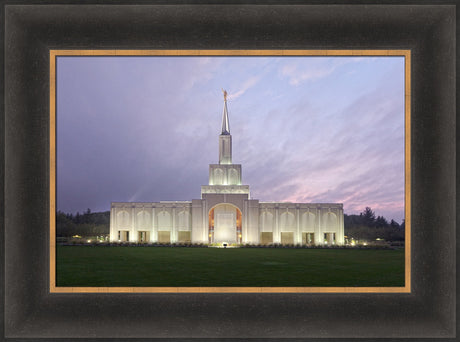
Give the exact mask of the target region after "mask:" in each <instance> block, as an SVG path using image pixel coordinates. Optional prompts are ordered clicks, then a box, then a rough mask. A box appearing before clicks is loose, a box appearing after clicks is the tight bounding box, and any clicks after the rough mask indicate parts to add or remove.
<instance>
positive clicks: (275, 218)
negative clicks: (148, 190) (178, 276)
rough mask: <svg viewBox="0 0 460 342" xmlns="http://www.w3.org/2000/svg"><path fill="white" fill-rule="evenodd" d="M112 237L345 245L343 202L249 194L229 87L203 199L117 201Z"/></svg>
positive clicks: (147, 240)
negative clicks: (236, 151) (236, 150)
mask: <svg viewBox="0 0 460 342" xmlns="http://www.w3.org/2000/svg"><path fill="white" fill-rule="evenodd" d="M110 241H113V242H116V241H120V242H125V241H129V242H159V243H168V242H170V243H174V242H176V243H180V242H184V243H185V242H192V243H218V244H228V245H230V244H246V243H251V244H272V243H281V244H315V245H322V244H328V245H334V244H337V245H342V244H343V243H344V225H343V204H341V203H290V202H261V201H259V200H257V199H250V197H249V185H243V184H242V177H241V165H240V164H233V163H232V136H231V134H230V125H229V119H228V110H227V92H225V91H224V109H223V115H222V131H221V134H220V135H219V163H218V164H210V165H209V184H208V185H203V186H202V187H201V199H193V200H191V201H164V202H163V201H160V202H112V204H111V209H110Z"/></svg>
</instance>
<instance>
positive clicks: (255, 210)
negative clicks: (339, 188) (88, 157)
mask: <svg viewBox="0 0 460 342" xmlns="http://www.w3.org/2000/svg"><path fill="white" fill-rule="evenodd" d="M223 204H230V205H232V207H234V208H238V210H240V212H241V216H242V217H241V221H242V224H241V226H242V227H241V243H253V244H259V243H267V244H269V243H284V244H316V245H322V244H338V245H341V244H343V243H344V226H343V206H342V204H337V203H283V202H281V203H274V202H259V201H258V200H254V199H248V195H247V194H203V199H201V200H192V201H184V202H152V203H129V202H124V203H122V202H114V203H112V207H111V215H110V240H111V241H120V242H123V241H129V242H164V243H167V242H171V243H173V242H176V243H177V242H192V243H200V242H201V243H209V242H222V241H218V240H214V239H213V240H212V241H210V237H209V232H210V231H209V229H210V222H209V214H210V212H211V210H212V209H213V208H216V207H218V206H221V205H223ZM127 233H128V234H127ZM219 236H225V235H223V234H222V233H221V232H220V233H219V234H217V232H216V238H218V237H219ZM232 242H233V240H232ZM238 242H240V241H238Z"/></svg>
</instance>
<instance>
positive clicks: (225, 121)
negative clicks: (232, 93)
mask: <svg viewBox="0 0 460 342" xmlns="http://www.w3.org/2000/svg"><path fill="white" fill-rule="evenodd" d="M222 93H223V94H224V112H223V114H222V132H221V134H222V135H229V134H230V124H229V123H228V110H227V91H226V90H224V89H222Z"/></svg>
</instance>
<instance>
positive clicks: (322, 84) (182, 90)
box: [57, 57, 404, 222]
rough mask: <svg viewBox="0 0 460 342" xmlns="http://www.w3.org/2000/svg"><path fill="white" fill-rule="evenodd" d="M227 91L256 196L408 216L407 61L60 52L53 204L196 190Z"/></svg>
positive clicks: (145, 198)
mask: <svg viewBox="0 0 460 342" xmlns="http://www.w3.org/2000/svg"><path fill="white" fill-rule="evenodd" d="M221 88H224V89H226V90H227V91H228V93H229V99H228V110H229V120H230V130H231V134H232V137H233V162H234V163H235V164H242V168H243V184H248V185H249V186H250V191H251V197H252V198H256V199H259V200H260V201H289V202H339V203H343V204H344V210H345V213H347V214H357V213H359V212H361V211H363V209H364V208H365V207H366V206H369V207H371V208H372V209H373V210H374V211H375V212H376V214H377V215H383V216H385V217H386V218H387V219H388V220H390V219H395V220H396V221H398V222H401V220H402V219H403V218H404V58H403V57H277V58H274V57H58V61H57V208H58V210H61V211H64V212H69V213H70V212H72V213H75V212H77V211H79V212H82V211H85V210H86V209H87V208H90V209H91V210H92V211H93V212H96V211H106V210H109V209H110V202H111V201H114V202H116V201H121V202H124V201H139V202H156V201H160V200H191V199H197V198H200V186H201V185H206V184H208V165H209V164H213V163H217V162H218V135H219V134H220V128H221V120H222V106H223V96H222V91H221Z"/></svg>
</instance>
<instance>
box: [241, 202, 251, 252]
mask: <svg viewBox="0 0 460 342" xmlns="http://www.w3.org/2000/svg"><path fill="white" fill-rule="evenodd" d="M248 214H249V203H248V200H245V201H244V205H243V212H242V213H241V215H243V217H242V222H241V233H242V234H243V239H242V241H241V242H242V243H246V242H248ZM243 218H244V219H243Z"/></svg>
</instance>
